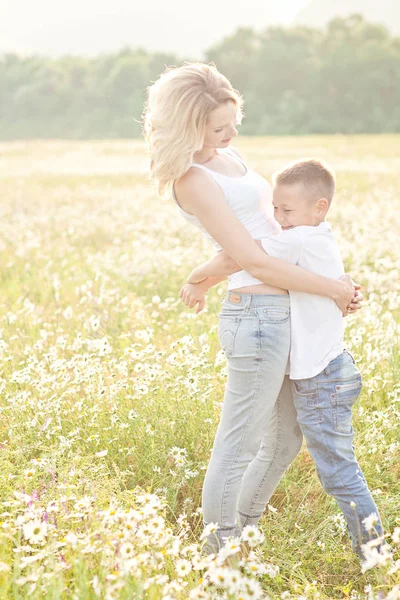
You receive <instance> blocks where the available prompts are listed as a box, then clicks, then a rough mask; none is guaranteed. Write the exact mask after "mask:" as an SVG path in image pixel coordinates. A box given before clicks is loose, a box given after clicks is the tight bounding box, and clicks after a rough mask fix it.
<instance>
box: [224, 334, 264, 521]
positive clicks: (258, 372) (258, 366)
mask: <svg viewBox="0 0 400 600" xmlns="http://www.w3.org/2000/svg"><path fill="white" fill-rule="evenodd" d="M258 326H259V325H258ZM257 350H258V353H259V351H260V347H259V346H258V349H257ZM256 361H257V374H256V381H255V385H254V394H253V397H252V403H251V410H249V413H248V417H247V421H246V425H245V427H244V428H243V434H242V437H241V439H240V445H239V448H238V450H237V452H236V455H235V458H234V459H233V461H232V464H231V467H230V469H229V472H228V475H227V477H226V480H225V485H224V491H223V492H222V502H221V523H223V522H224V520H223V512H224V507H225V496H226V486H227V483H228V480H229V476H230V474H231V471H232V468H233V465H234V464H235V463H236V460H237V457H238V456H239V454H240V451H241V449H242V444H243V439H244V437H245V434H246V431H247V428H248V424H249V421H250V416H251V414H252V412H253V410H254V405H255V399H256V395H257V394H258V391H259V383H260V378H259V375H260V364H261V361H260V360H258V356H257V358H256Z"/></svg>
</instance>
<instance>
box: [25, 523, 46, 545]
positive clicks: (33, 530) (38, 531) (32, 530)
mask: <svg viewBox="0 0 400 600" xmlns="http://www.w3.org/2000/svg"><path fill="white" fill-rule="evenodd" d="M47 528H48V525H47V523H45V522H40V521H37V520H34V521H29V522H28V523H25V525H24V526H23V531H24V537H25V539H26V540H29V542H30V543H31V544H41V543H42V542H43V541H44V540H45V538H46V535H47Z"/></svg>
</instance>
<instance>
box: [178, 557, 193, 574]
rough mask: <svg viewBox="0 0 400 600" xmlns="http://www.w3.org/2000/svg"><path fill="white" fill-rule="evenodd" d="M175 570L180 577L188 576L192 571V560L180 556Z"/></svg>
mask: <svg viewBox="0 0 400 600" xmlns="http://www.w3.org/2000/svg"><path fill="white" fill-rule="evenodd" d="M175 571H176V573H177V575H178V577H186V575H188V574H189V573H190V572H191V571H192V563H191V562H190V560H186V559H185V558H180V559H179V560H177V561H176V563H175Z"/></svg>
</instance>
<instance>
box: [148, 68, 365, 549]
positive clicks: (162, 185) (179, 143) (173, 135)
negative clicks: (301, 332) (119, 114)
mask: <svg viewBox="0 0 400 600" xmlns="http://www.w3.org/2000/svg"><path fill="white" fill-rule="evenodd" d="M241 119H242V98H241V96H240V95H239V93H238V92H237V91H236V90H234V89H233V87H232V85H231V84H230V82H229V81H228V80H227V79H226V77H224V76H223V75H222V74H221V73H219V72H218V71H217V69H216V68H215V66H214V65H205V64H201V63H194V64H191V63H185V64H184V65H183V66H182V67H178V68H172V69H167V70H166V71H165V72H164V73H162V74H161V76H160V77H159V79H158V80H157V81H156V82H155V83H154V84H153V85H152V86H151V87H150V88H149V89H148V97H147V103H146V107H145V113H144V136H145V139H146V142H147V144H148V147H149V151H150V157H151V163H150V168H151V176H152V178H153V179H154V180H155V182H156V183H157V186H158V190H159V192H160V194H165V192H171V193H172V195H173V197H174V199H175V202H176V204H177V207H178V209H179V211H180V212H181V214H182V215H183V216H184V217H185V219H187V221H189V222H190V223H192V224H193V225H195V226H197V227H198V228H200V230H201V231H202V232H203V233H204V235H205V236H206V237H208V238H209V239H211V241H212V242H213V244H214V246H215V248H216V249H221V248H224V249H225V250H226V251H227V252H228V254H229V255H230V256H231V257H232V258H233V259H234V260H235V261H236V262H237V263H238V264H239V265H240V266H241V267H242V269H244V271H245V273H243V272H240V273H235V274H234V275H232V276H231V277H230V278H229V281H228V292H229V293H228V295H227V298H226V300H225V301H224V304H223V307H222V310H221V314H220V315H219V336H220V341H221V345H222V347H223V349H224V351H225V353H226V355H227V357H228V381H227V387H226V391H225V397H224V403H223V408H222V413H221V420H220V423H219V426H218V430H217V433H216V437H215V441H214V445H213V451H212V456H211V460H210V464H209V466H208V469H207V473H206V477H205V481H204V486H203V494H202V505H203V519H204V525H205V527H206V530H205V532H204V533H205V534H207V532H208V529H207V526H208V525H210V526H211V524H212V523H217V524H218V529H217V531H216V534H215V533H208V535H206V544H205V551H206V552H215V551H218V548H219V546H220V545H222V544H224V542H225V541H226V539H227V538H228V537H229V536H238V535H240V533H241V531H242V529H243V527H245V526H246V525H249V524H256V523H257V522H258V520H259V519H260V517H261V515H262V513H263V511H264V508H265V506H266V504H267V503H268V500H269V498H270V497H271V495H272V493H273V491H274V489H275V487H276V486H277V484H278V482H279V481H280V479H281V477H282V476H283V473H284V472H285V470H286V469H287V467H288V466H289V465H290V464H291V462H292V461H293V459H294V458H295V457H296V455H297V454H298V452H299V450H300V447H301V443H302V435H301V432H300V429H299V427H298V424H297V421H296V414H295V410H294V407H293V399H292V394H291V389H290V384H289V381H288V378H287V377H285V374H286V369H287V363H288V355H289V347H290V321H289V315H290V308H289V296H288V291H287V290H297V291H300V292H308V293H313V294H319V295H323V296H327V297H330V298H332V299H334V300H335V301H336V303H337V304H338V305H339V307H340V308H341V309H342V310H343V311H344V312H345V311H346V310H347V309H348V308H349V305H350V309H351V310H356V309H357V308H358V307H359V303H358V302H357V301H356V302H354V303H352V300H353V298H354V289H353V287H352V285H351V284H350V283H349V282H348V281H340V280H333V279H328V278H325V277H321V276H318V275H315V274H313V273H310V272H308V271H306V270H303V269H300V268H299V267H296V266H294V265H291V264H289V263H287V262H284V261H281V260H278V259H274V258H271V257H269V256H268V255H266V254H265V253H264V252H263V251H262V250H261V249H260V248H259V247H258V246H257V244H256V242H255V241H254V240H256V239H260V238H262V237H264V236H268V235H270V234H272V233H273V232H274V231H277V224H276V222H275V221H274V218H273V211H272V202H271V194H270V187H269V184H268V183H267V182H266V180H265V179H264V178H263V177H261V176H260V175H258V174H257V173H255V172H254V171H252V170H250V169H249V168H248V167H247V166H246V165H245V163H244V162H243V160H242V159H241V157H240V155H239V154H238V153H237V151H235V150H232V149H230V148H229V145H230V142H231V140H232V138H233V137H234V136H236V135H237V129H236V127H237V124H239V123H240V121H241ZM215 282H216V281H215V280H212V281H210V280H206V281H205V282H204V283H202V284H201V286H202V287H201V286H200V288H199V289H201V290H202V291H203V290H205V289H208V288H209V287H210V286H211V285H213V284H214V283H215ZM209 529H211V527H210V528H209Z"/></svg>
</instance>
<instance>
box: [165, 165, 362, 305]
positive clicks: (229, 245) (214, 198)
mask: <svg viewBox="0 0 400 600" xmlns="http://www.w3.org/2000/svg"><path fill="white" fill-rule="evenodd" d="M175 192H176V194H177V197H178V201H179V203H180V205H181V206H182V208H183V209H184V210H186V211H187V212H189V213H191V214H193V215H195V216H196V217H197V218H198V219H199V221H200V223H201V224H202V225H203V227H204V228H205V229H206V230H207V231H208V233H209V234H210V235H211V236H212V237H213V238H214V239H215V240H216V241H217V242H218V243H219V244H220V246H222V248H224V249H225V250H226V251H227V253H228V254H229V256H231V257H232V258H233V260H234V261H235V262H237V263H238V264H239V265H240V266H241V267H242V269H244V270H245V271H247V272H248V273H250V274H251V275H252V276H253V277H255V278H256V279H259V280H260V281H263V282H265V283H267V284H269V285H273V286H276V287H279V288H283V289H287V290H293V291H297V292H305V293H309V294H318V295H320V296H327V297H329V298H333V300H335V302H336V303H337V304H338V306H339V307H340V308H341V309H342V310H343V311H344V310H346V307H347V306H348V304H349V303H350V302H351V300H352V298H353V296H354V292H353V287H352V286H351V285H350V284H348V283H346V282H343V281H340V280H336V279H330V278H328V277H323V276H321V275H316V274H314V273H311V272H310V271H307V270H306V269H301V268H300V267H297V266H295V265H291V264H289V263H287V262H286V261H283V260H280V259H278V258H273V257H271V256H268V255H267V254H265V253H264V252H263V250H261V248H259V247H258V246H257V244H256V243H255V241H254V240H253V238H252V237H251V235H250V233H249V232H248V231H247V229H246V228H245V227H244V225H242V223H241V222H240V221H239V219H238V218H237V217H236V215H235V213H234V212H233V210H232V209H231V208H230V206H229V205H228V203H227V202H226V200H225V197H224V194H223V192H222V190H221V188H220V187H219V185H218V184H217V183H216V182H215V181H214V180H213V179H212V177H211V176H210V175H208V174H207V173H205V172H204V171H200V170H199V169H189V171H188V172H187V173H186V174H185V175H184V176H183V177H182V178H181V179H179V180H178V181H176V182H175Z"/></svg>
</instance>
